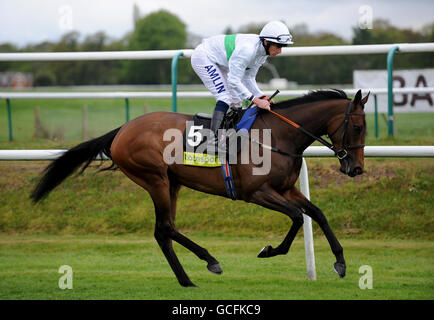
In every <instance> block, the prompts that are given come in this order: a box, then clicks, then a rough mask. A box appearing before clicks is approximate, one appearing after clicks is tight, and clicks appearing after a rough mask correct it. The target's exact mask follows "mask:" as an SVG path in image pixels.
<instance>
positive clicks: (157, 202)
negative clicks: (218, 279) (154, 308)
mask: <svg viewBox="0 0 434 320" xmlns="http://www.w3.org/2000/svg"><path fill="white" fill-rule="evenodd" d="M149 193H150V195H151V197H152V200H153V201H154V206H155V218H156V221H155V231H154V237H155V239H156V240H157V243H158V245H159V246H160V248H161V250H162V251H163V254H164V256H165V257H166V259H167V262H169V265H170V267H171V268H172V270H173V272H174V273H175V276H176V278H177V279H178V282H179V284H180V285H181V286H184V287H194V286H195V285H194V284H193V282H191V280H190V279H189V278H188V276H187V274H186V273H185V271H184V269H183V267H182V265H181V263H180V262H179V260H178V257H177V256H176V254H175V251H174V250H173V246H172V239H171V234H172V230H173V229H174V226H173V221H172V219H171V214H170V210H171V199H170V195H169V190H167V188H163V187H160V188H156V189H153V190H149Z"/></svg>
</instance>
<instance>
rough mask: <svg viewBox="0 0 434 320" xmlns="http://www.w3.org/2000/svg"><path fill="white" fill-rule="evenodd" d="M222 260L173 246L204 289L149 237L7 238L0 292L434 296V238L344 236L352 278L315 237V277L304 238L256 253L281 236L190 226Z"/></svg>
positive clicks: (19, 295)
mask: <svg viewBox="0 0 434 320" xmlns="http://www.w3.org/2000/svg"><path fill="white" fill-rule="evenodd" d="M188 235H189V236H191V237H192V238H193V239H194V240H195V241H197V242H198V243H199V244H201V245H203V246H204V247H206V248H207V249H208V250H209V251H210V252H211V253H212V254H213V255H214V256H215V257H216V258H217V259H218V260H219V261H220V263H221V265H222V267H223V274H222V275H220V276H219V275H214V274H211V273H210V272H208V271H207V269H206V264H205V263H204V262H203V261H201V260H199V259H198V258H197V257H196V256H194V255H193V254H192V253H190V252H188V251H186V250H185V249H184V248H183V247H181V246H179V245H177V244H175V245H174V247H175V250H176V252H177V253H178V256H179V258H180V261H181V262H182V263H183V265H184V268H185V269H186V272H187V273H188V274H189V276H190V278H191V279H192V281H193V282H194V283H195V284H196V285H197V286H198V287H197V288H182V287H181V286H179V284H178V283H177V280H176V278H175V277H174V275H173V273H172V270H171V269H170V267H169V265H168V264H167V262H166V260H165V258H164V256H163V254H162V253H161V251H160V249H159V248H158V245H157V244H156V242H155V241H154V239H153V237H151V236H136V235H134V236H131V235H130V236H60V237H59V236H46V235H45V236H15V235H14V236H10V235H2V236H0V244H1V246H0V257H1V259H0V283H1V284H2V285H1V290H0V299H145V300H154V299H170V300H172V299H174V300H178V299H183V300H184V299H185V300H190V299H192V300H204V299H206V300H208V299H211V300H224V299H228V300H232V299H235V300H239V299H240V300H251V299H254V300H269V299H272V300H293V299H295V300H302V299H338V300H340V299H387V300H389V299H433V298H434V279H433V276H434V274H433V268H432V265H433V262H434V261H433V259H434V257H433V254H432V252H433V249H434V248H433V246H434V245H433V243H432V242H428V241H412V240H406V241H402V240H400V241H398V240H393V241H390V240H384V241H378V240H355V239H354V240H353V239H345V240H343V241H342V244H343V246H344V248H345V249H344V250H345V254H346V260H347V265H348V269H347V276H346V277H345V278H344V279H340V278H339V277H338V275H337V274H336V273H335V272H334V271H333V269H332V266H333V262H334V257H333V255H332V253H331V251H330V249H329V247H328V243H327V241H326V240H325V239H324V238H322V237H319V238H317V239H316V240H315V255H316V269H317V278H318V279H317V280H316V281H311V280H307V275H306V267H305V262H304V248H303V242H302V240H301V239H300V238H299V239H297V240H296V241H295V242H294V244H293V247H292V248H291V250H290V252H289V253H288V255H286V256H279V257H274V258H270V259H258V258H256V255H257V253H258V252H259V250H260V249H261V248H262V247H263V246H264V245H267V244H277V243H278V240H277V239H269V238H262V237H259V238H258V237H230V236H226V237H213V236H201V235H197V234H188ZM62 265H68V266H70V267H71V268H72V271H73V277H72V284H73V289H65V290H61V289H60V288H59V286H58V282H59V279H60V277H61V276H62V275H63V274H60V273H58V270H59V268H60V266H62ZM362 265H368V266H370V267H371V268H372V276H373V277H372V280H373V282H372V284H373V288H372V289H365V290H362V289H360V287H359V280H360V278H361V277H362V276H363V275H364V273H363V272H362V273H359V268H360V267H361V266H362Z"/></svg>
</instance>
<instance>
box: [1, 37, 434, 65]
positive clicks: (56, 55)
mask: <svg viewBox="0 0 434 320" xmlns="http://www.w3.org/2000/svg"><path fill="white" fill-rule="evenodd" d="M396 46H397V47H398V50H399V52H401V53H409V52H427V51H434V43H432V42H430V43H395V44H371V45H347V46H314V47H289V48H282V53H281V54H280V55H279V56H318V55H356V54H381V53H388V52H389V51H390V50H391V49H392V48H394V47H396ZM180 51H182V52H183V57H185V58H189V57H191V54H192V53H193V49H179V50H150V51H103V52H22V53H0V61H72V60H74V61H90V60H92V61H96V60H150V59H151V60H152V59H171V58H173V57H174V56H175V55H176V54H177V53H179V52H180Z"/></svg>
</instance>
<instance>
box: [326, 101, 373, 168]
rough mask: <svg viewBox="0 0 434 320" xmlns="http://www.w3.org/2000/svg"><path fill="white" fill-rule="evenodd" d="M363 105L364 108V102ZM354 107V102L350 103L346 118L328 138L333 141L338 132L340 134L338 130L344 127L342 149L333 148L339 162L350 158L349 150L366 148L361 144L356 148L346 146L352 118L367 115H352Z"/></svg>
mask: <svg viewBox="0 0 434 320" xmlns="http://www.w3.org/2000/svg"><path fill="white" fill-rule="evenodd" d="M360 103H361V104H362V107H363V106H364V105H363V103H362V102H360ZM352 106H353V101H350V103H349V104H348V108H347V112H346V113H345V118H344V120H342V122H341V123H340V124H339V126H338V127H337V128H336V129H335V130H334V131H333V133H331V134H329V135H328V137H329V138H330V139H331V138H332V137H333V136H334V135H335V134H336V132H338V130H339V129H340V128H341V127H342V126H343V127H344V130H342V134H341V145H342V148H341V149H339V150H337V151H336V150H335V149H334V146H332V148H331V149H332V150H333V151H334V152H335V156H337V157H338V159H339V160H342V159H345V158H346V157H347V156H348V151H347V150H353V149H361V148H364V147H365V145H364V144H359V145H355V146H348V145H345V136H346V134H347V130H348V123H349V120H350V117H351V116H359V117H364V116H365V114H363V113H351V108H352Z"/></svg>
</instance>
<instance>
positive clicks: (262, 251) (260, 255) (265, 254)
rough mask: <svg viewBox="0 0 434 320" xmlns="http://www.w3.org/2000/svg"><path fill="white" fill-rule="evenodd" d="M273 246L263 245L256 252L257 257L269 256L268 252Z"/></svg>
mask: <svg viewBox="0 0 434 320" xmlns="http://www.w3.org/2000/svg"><path fill="white" fill-rule="evenodd" d="M272 249H273V248H272V247H271V246H266V247H263V248H262V250H261V252H259V254H258V258H268V257H270V252H271V250H272Z"/></svg>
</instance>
